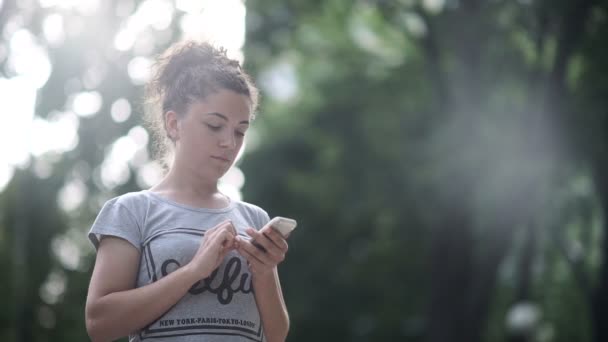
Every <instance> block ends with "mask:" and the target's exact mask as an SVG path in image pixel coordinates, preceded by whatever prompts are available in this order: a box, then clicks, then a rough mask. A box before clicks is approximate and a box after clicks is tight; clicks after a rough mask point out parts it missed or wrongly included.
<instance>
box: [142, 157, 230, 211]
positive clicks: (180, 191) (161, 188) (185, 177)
mask: <svg viewBox="0 0 608 342" xmlns="http://www.w3.org/2000/svg"><path fill="white" fill-rule="evenodd" d="M150 191H152V192H155V193H157V194H159V195H161V196H163V197H167V198H169V199H171V200H173V201H175V202H178V203H182V204H187V205H191V206H195V207H202V208H223V207H226V206H227V205H228V204H230V199H229V198H228V197H227V196H226V195H224V194H222V193H221V192H220V191H219V190H218V188H217V180H205V179H201V177H199V176H197V175H195V174H194V173H193V172H188V170H182V169H180V168H179V167H176V166H175V165H174V166H173V167H171V169H170V170H169V172H168V173H167V175H166V176H165V177H164V178H163V179H162V180H161V181H160V183H158V184H157V185H155V186H153V187H152V188H151V189H150Z"/></svg>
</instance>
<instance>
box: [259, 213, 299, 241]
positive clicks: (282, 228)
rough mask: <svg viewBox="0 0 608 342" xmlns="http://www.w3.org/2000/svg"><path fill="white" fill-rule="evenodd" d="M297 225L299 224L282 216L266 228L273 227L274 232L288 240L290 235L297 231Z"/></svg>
mask: <svg viewBox="0 0 608 342" xmlns="http://www.w3.org/2000/svg"><path fill="white" fill-rule="evenodd" d="M297 225H298V223H297V222H296V220H294V219H290V218H287V217H281V216H277V217H275V218H273V219H272V220H270V221H268V223H267V224H266V226H271V227H272V228H273V229H274V230H276V231H278V232H279V233H281V235H283V237H284V238H286V237H287V236H288V235H289V233H291V232H292V231H293V230H294V229H296V226H297Z"/></svg>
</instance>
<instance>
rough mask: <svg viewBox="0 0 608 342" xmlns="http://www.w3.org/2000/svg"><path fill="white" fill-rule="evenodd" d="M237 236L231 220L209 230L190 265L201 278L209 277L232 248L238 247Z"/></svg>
mask: <svg viewBox="0 0 608 342" xmlns="http://www.w3.org/2000/svg"><path fill="white" fill-rule="evenodd" d="M236 236H237V232H236V229H235V228H234V225H233V224H232V221H230V220H227V221H224V222H222V223H220V224H218V225H217V226H215V227H213V228H211V229H209V230H207V231H206V232H205V235H204V236H203V240H202V241H201V245H200V246H199V248H198V250H197V251H196V254H195V255H194V257H193V258H192V260H191V261H190V262H189V263H188V267H190V268H191V269H192V270H193V272H194V273H195V274H197V275H200V276H201V279H202V278H207V277H208V276H209V275H210V274H211V273H212V272H213V271H214V270H215V269H216V268H218V266H219V265H220V263H221V262H222V260H224V257H226V255H227V254H228V253H229V252H230V251H231V250H233V249H236V248H238V243H237V240H236Z"/></svg>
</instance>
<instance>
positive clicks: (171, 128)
mask: <svg viewBox="0 0 608 342" xmlns="http://www.w3.org/2000/svg"><path fill="white" fill-rule="evenodd" d="M164 120H165V130H166V131H167V137H168V138H169V139H171V141H177V140H179V125H178V123H179V118H178V117H177V113H176V112H174V111H172V110H170V111H168V112H166V113H165V115H164Z"/></svg>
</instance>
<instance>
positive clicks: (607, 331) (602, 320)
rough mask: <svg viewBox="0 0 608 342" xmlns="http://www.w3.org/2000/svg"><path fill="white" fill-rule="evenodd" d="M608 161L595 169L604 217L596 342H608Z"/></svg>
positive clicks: (594, 302)
mask: <svg viewBox="0 0 608 342" xmlns="http://www.w3.org/2000/svg"><path fill="white" fill-rule="evenodd" d="M607 172H608V160H604V161H602V162H598V163H597V164H596V168H595V184H596V188H597V191H598V193H599V197H600V201H601V207H602V213H603V215H604V227H603V228H604V234H603V241H602V242H603V243H602V245H601V246H602V262H601V264H600V269H599V277H598V279H599V280H598V284H597V286H596V287H595V289H594V290H593V294H592V296H591V298H590V299H591V314H592V322H593V328H592V329H593V336H594V339H593V341H594V342H606V341H608V324H607V322H608V321H607V319H608V318H607V317H608V221H607V220H606V217H608V179H607V178H606V174H607Z"/></svg>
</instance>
